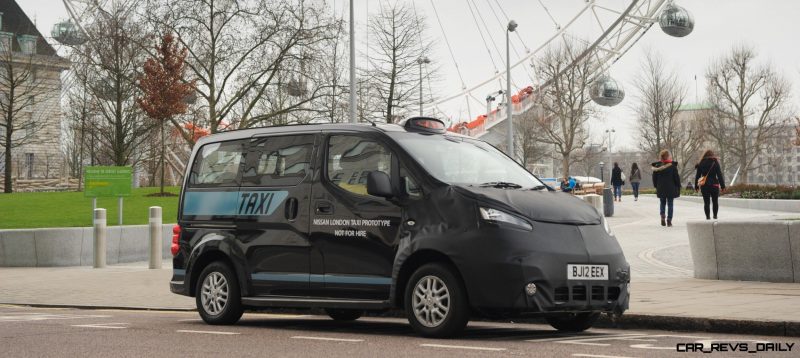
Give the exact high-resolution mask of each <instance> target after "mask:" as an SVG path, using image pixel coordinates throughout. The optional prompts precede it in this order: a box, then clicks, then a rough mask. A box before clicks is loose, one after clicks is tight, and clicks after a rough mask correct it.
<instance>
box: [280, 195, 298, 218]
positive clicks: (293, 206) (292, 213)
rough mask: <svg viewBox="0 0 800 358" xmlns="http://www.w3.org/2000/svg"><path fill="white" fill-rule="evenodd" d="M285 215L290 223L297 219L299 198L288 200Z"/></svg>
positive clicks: (284, 209) (284, 210)
mask: <svg viewBox="0 0 800 358" xmlns="http://www.w3.org/2000/svg"><path fill="white" fill-rule="evenodd" d="M283 215H284V216H285V217H286V220H289V221H292V220H294V219H297V198H289V200H286V205H285V206H284V207H283Z"/></svg>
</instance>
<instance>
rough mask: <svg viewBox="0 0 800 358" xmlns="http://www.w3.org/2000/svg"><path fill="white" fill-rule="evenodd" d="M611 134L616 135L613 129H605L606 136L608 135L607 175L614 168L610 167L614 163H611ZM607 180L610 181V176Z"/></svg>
mask: <svg viewBox="0 0 800 358" xmlns="http://www.w3.org/2000/svg"><path fill="white" fill-rule="evenodd" d="M612 133H616V131H615V130H614V128H611V129H606V134H607V135H608V170H609V173H611V172H610V171H611V170H614V166H613V165H612V164H613V163H614V161H613V158H612V157H611V134H612ZM608 180H609V181H610V180H611V174H609V175H608Z"/></svg>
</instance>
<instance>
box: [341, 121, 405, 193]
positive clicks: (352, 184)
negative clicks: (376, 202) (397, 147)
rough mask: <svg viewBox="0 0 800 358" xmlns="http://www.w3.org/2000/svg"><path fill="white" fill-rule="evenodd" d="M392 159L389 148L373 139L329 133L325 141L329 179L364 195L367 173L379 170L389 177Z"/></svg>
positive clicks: (346, 188) (348, 189)
mask: <svg viewBox="0 0 800 358" xmlns="http://www.w3.org/2000/svg"><path fill="white" fill-rule="evenodd" d="M391 159H392V156H391V154H390V152H389V150H388V149H386V147H384V146H383V145H382V144H380V143H378V142H376V141H374V140H372V139H369V138H364V137H357V136H346V135H339V136H332V137H331V139H330V142H329V143H328V179H329V180H330V181H331V182H332V183H333V184H336V185H338V186H339V187H341V188H343V189H345V190H347V191H350V192H352V193H356V194H360V195H367V175H369V172H371V171H374V170H379V171H382V172H384V173H386V174H389V176H390V177H391V169H390V168H391V166H392V160H391Z"/></svg>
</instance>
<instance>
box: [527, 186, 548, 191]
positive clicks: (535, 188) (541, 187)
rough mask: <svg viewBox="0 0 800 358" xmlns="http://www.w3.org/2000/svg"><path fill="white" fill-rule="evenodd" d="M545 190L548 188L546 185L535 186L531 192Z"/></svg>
mask: <svg viewBox="0 0 800 358" xmlns="http://www.w3.org/2000/svg"><path fill="white" fill-rule="evenodd" d="M547 188H548V187H547V185H537V186H535V187H533V188H531V190H542V189H547Z"/></svg>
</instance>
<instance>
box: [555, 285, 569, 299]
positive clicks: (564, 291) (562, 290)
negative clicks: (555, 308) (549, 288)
mask: <svg viewBox="0 0 800 358" xmlns="http://www.w3.org/2000/svg"><path fill="white" fill-rule="evenodd" d="M553 299H554V300H555V301H556V302H567V301H569V287H558V288H556V290H555V293H554V294H553Z"/></svg>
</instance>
